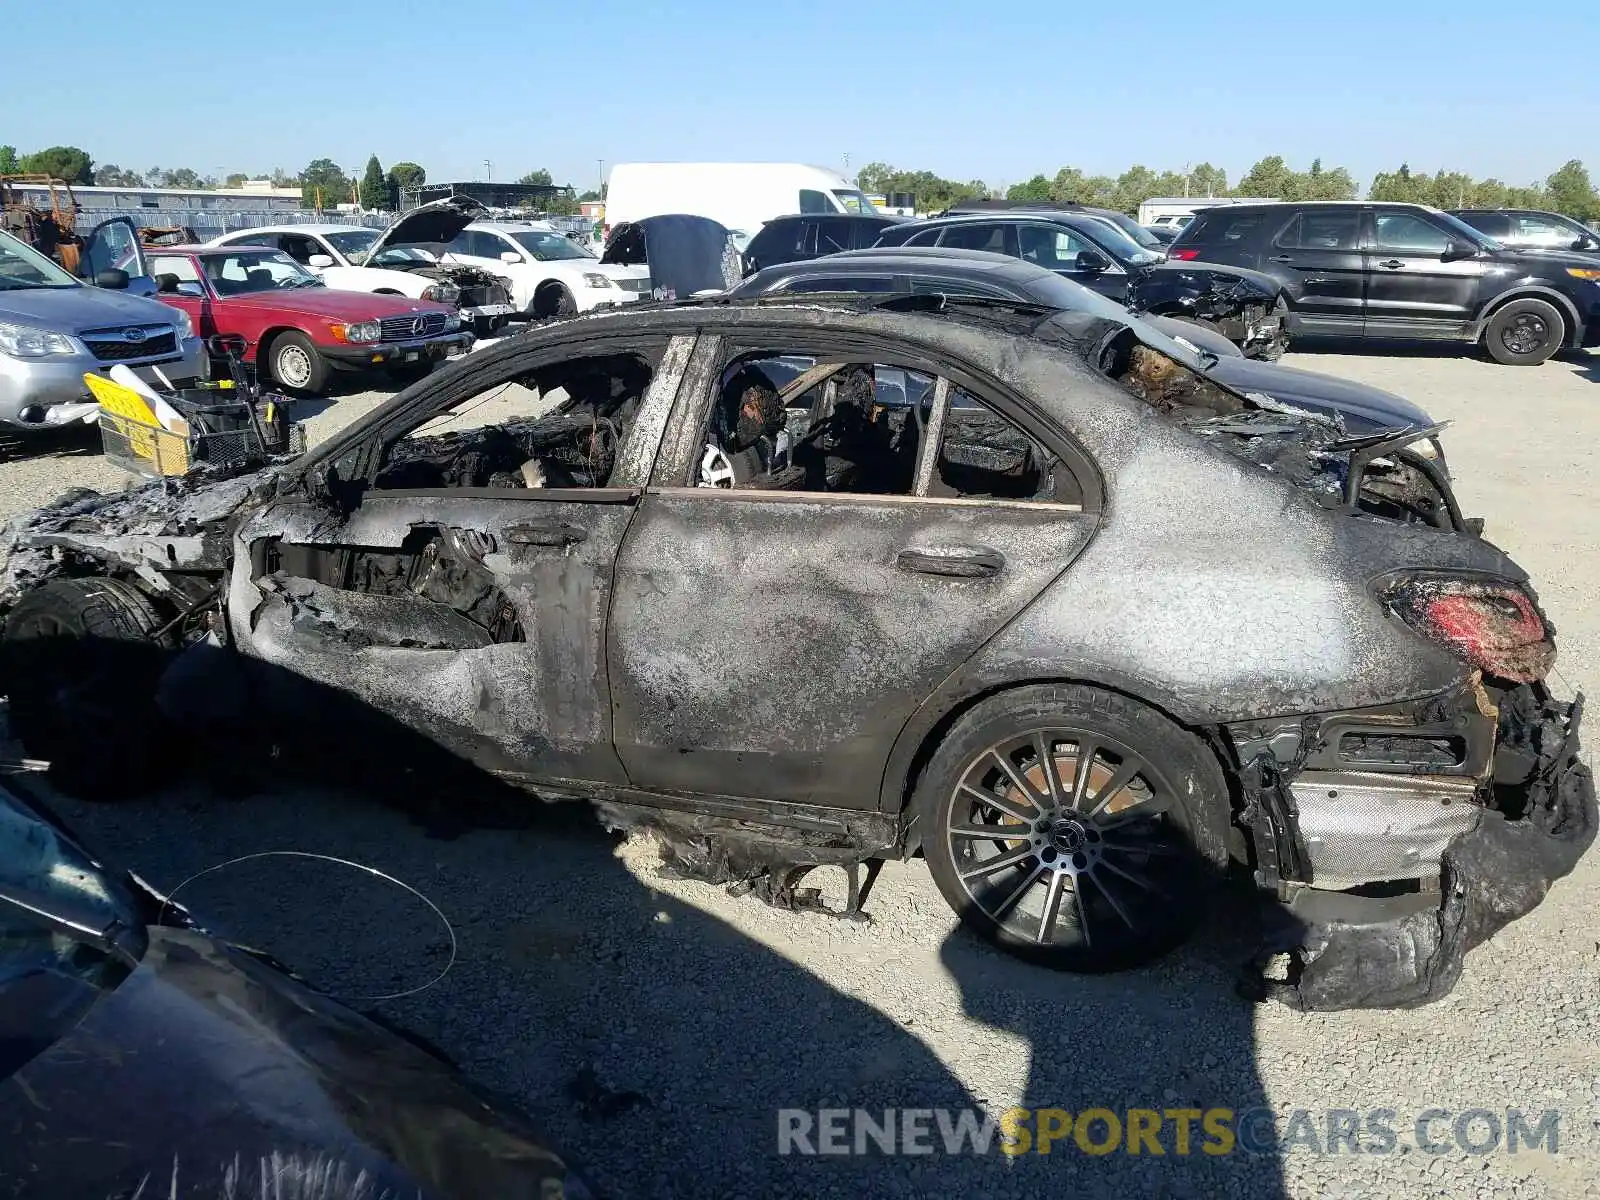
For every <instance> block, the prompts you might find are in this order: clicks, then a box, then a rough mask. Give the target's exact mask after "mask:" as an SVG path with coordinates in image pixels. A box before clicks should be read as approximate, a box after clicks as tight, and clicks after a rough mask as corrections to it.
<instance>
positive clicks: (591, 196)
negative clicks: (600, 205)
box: [578, 188, 605, 204]
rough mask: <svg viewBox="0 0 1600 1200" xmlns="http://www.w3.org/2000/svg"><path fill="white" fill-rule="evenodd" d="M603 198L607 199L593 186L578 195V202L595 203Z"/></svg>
mask: <svg viewBox="0 0 1600 1200" xmlns="http://www.w3.org/2000/svg"><path fill="white" fill-rule="evenodd" d="M603 199H605V197H604V196H602V195H601V194H600V193H599V192H597V191H595V190H594V189H593V188H590V189H589V190H588V191H587V192H584V193H583V194H582V195H581V196H579V197H578V203H579V204H590V203H593V202H594V201H596V200H603Z"/></svg>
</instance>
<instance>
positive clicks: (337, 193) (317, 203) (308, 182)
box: [300, 158, 350, 208]
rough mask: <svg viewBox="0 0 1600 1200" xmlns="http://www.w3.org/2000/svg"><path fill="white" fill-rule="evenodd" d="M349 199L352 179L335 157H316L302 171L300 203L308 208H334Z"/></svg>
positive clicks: (347, 201)
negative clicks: (334, 159) (335, 160)
mask: <svg viewBox="0 0 1600 1200" xmlns="http://www.w3.org/2000/svg"><path fill="white" fill-rule="evenodd" d="M349 200H350V180H349V178H348V177H347V176H346V175H345V173H344V171H343V170H342V169H341V168H340V167H339V164H338V163H336V162H334V161H333V159H331V158H318V159H314V160H313V161H312V162H311V163H310V164H309V165H308V166H307V167H306V169H305V170H304V171H302V172H300V203H301V204H302V205H304V206H305V207H306V208H332V207H334V206H335V205H337V204H347V203H349Z"/></svg>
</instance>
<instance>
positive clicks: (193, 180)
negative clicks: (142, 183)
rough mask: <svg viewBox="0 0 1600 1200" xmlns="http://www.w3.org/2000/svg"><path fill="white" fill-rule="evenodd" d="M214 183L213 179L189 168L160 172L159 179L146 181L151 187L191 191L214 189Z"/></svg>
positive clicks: (154, 178)
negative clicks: (189, 189) (195, 189)
mask: <svg viewBox="0 0 1600 1200" xmlns="http://www.w3.org/2000/svg"><path fill="white" fill-rule="evenodd" d="M216 182H217V181H216V180H215V179H209V178H207V177H205V176H203V175H201V174H200V173H199V172H198V171H195V170H192V169H190V168H189V167H177V168H174V169H172V170H167V171H162V172H161V173H160V175H159V177H153V178H151V179H150V180H148V183H149V184H150V186H151V187H164V188H191V189H192V188H211V187H215V186H216Z"/></svg>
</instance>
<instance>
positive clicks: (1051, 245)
mask: <svg viewBox="0 0 1600 1200" xmlns="http://www.w3.org/2000/svg"><path fill="white" fill-rule="evenodd" d="M878 245H879V246H940V247H944V248H947V249H956V250H987V251H989V252H990V253H993V254H1004V255H1006V256H1007V257H1009V258H1020V259H1024V260H1026V261H1027V262H1031V263H1033V264H1034V265H1035V266H1040V267H1043V268H1045V270H1047V271H1054V272H1055V273H1056V274H1057V275H1060V276H1062V277H1063V278H1065V279H1070V280H1072V281H1073V282H1074V283H1080V284H1082V285H1083V286H1084V287H1086V288H1089V289H1090V290H1092V291H1096V292H1099V293H1100V294H1101V295H1102V296H1109V297H1110V298H1111V299H1113V300H1116V301H1118V302H1119V303H1122V304H1125V305H1127V306H1128V307H1129V308H1131V309H1132V310H1133V311H1135V312H1141V313H1151V314H1153V315H1156V316H1165V317H1177V318H1179V319H1180V320H1185V321H1192V322H1194V323H1196V324H1199V325H1203V326H1205V327H1207V328H1209V329H1214V330H1216V331H1217V332H1219V333H1221V334H1222V335H1223V336H1224V337H1226V338H1227V339H1228V340H1229V341H1231V342H1233V343H1234V345H1236V346H1238V347H1239V348H1240V349H1241V350H1242V351H1243V352H1244V353H1245V354H1247V355H1249V356H1250V357H1252V358H1265V359H1275V358H1278V357H1279V356H1281V355H1282V354H1283V352H1284V350H1285V348H1286V347H1287V346H1288V344H1289V338H1288V334H1287V332H1286V331H1285V329H1284V325H1283V316H1284V313H1285V312H1286V311H1287V309H1286V308H1285V307H1284V305H1283V303H1282V297H1281V296H1280V295H1279V293H1280V292H1281V291H1282V285H1281V284H1280V283H1278V282H1277V280H1275V279H1273V278H1272V277H1271V276H1269V275H1266V274H1264V273H1263V272H1260V271H1249V270H1244V269H1242V268H1240V267H1235V266H1217V265H1215V264H1214V263H1188V262H1183V263H1172V262H1168V261H1166V259H1165V258H1164V257H1163V256H1162V254H1161V253H1160V252H1159V251H1156V250H1147V249H1145V248H1144V247H1143V246H1140V245H1137V244H1135V242H1134V241H1133V239H1132V238H1130V237H1129V236H1128V235H1127V234H1125V233H1123V231H1122V228H1121V225H1120V224H1119V223H1118V222H1116V221H1112V220H1110V219H1109V218H1107V217H1103V216H1101V215H1099V214H1098V213H1094V212H1090V211H1087V210H1084V209H1077V210H1060V209H1058V210H1050V209H1042V208H1040V209H1035V208H1022V207H1014V208H1007V209H1002V210H998V211H996V212H995V213H994V215H993V216H947V217H936V218H934V219H933V220H930V221H912V222H907V223H905V224H903V225H896V226H894V227H893V228H892V229H886V230H884V232H883V235H882V236H881V237H879V238H878Z"/></svg>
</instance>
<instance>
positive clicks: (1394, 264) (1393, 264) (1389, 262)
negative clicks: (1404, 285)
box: [1378, 258, 1405, 271]
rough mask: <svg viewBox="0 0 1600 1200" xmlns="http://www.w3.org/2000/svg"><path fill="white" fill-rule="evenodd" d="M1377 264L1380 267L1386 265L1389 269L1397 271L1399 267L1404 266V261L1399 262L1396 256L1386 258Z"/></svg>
mask: <svg viewBox="0 0 1600 1200" xmlns="http://www.w3.org/2000/svg"><path fill="white" fill-rule="evenodd" d="M1378 265H1379V266H1380V267H1387V268H1388V269H1389V270H1391V271H1398V270H1399V269H1400V268H1401V267H1403V266H1405V263H1403V262H1401V261H1400V260H1399V259H1398V258H1386V259H1384V260H1383V261H1382V262H1381V263H1379V264H1378Z"/></svg>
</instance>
